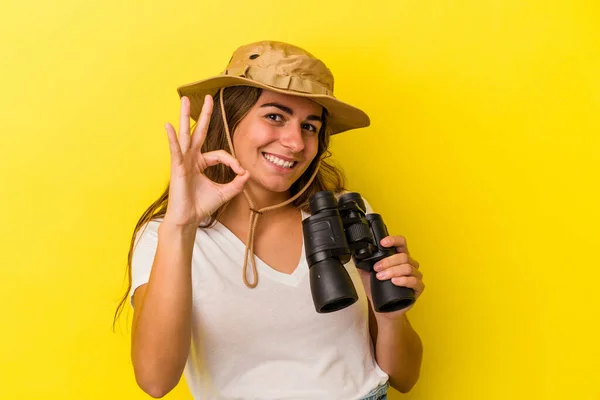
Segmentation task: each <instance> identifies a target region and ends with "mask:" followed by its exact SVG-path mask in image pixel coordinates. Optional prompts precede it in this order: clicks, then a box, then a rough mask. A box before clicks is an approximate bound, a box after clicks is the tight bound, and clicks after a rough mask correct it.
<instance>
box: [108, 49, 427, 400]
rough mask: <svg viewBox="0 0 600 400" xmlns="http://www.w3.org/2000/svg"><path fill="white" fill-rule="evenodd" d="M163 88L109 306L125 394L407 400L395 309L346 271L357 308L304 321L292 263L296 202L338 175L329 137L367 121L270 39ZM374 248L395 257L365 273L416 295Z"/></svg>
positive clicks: (297, 236) (358, 274)
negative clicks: (377, 301) (120, 320)
mask: <svg viewBox="0 0 600 400" xmlns="http://www.w3.org/2000/svg"><path fill="white" fill-rule="evenodd" d="M178 92H179V94H180V96H181V115H180V122H179V135H177V133H176V131H175V129H174V128H173V126H172V125H170V124H167V125H166V131H167V136H168V141H169V147H170V153H171V179H170V184H169V186H168V188H167V190H166V191H165V193H163V195H162V196H161V197H160V198H159V199H158V200H157V201H156V202H155V203H154V204H152V205H151V206H150V207H149V208H148V210H146V212H145V213H144V214H143V216H142V218H141V219H140V221H139V222H138V224H137V226H136V228H135V232H134V237H133V240H132V243H131V247H130V252H129V267H130V268H131V269H130V274H131V285H130V288H129V290H128V292H127V294H126V296H125V297H124V299H123V301H124V302H125V301H126V299H127V298H128V297H129V298H131V301H132V305H133V306H134V320H133V329H132V353H131V356H132V362H133V367H134V371H135V377H136V380H137V383H138V384H139V386H140V387H141V388H142V389H143V390H144V391H145V392H146V393H148V394H150V395H151V396H153V397H162V396H164V395H165V394H166V393H168V392H169V391H170V390H171V389H173V388H174V387H175V386H176V385H177V383H178V382H179V380H180V378H181V376H182V374H184V375H185V378H186V382H187V384H188V386H189V388H190V391H191V393H192V395H193V396H194V398H196V399H223V398H226V399H324V398H327V399H340V400H341V399H343V400H348V399H385V398H386V390H387V387H388V386H389V385H391V386H392V387H394V388H396V389H398V390H400V391H402V392H407V391H409V390H410V389H411V387H412V386H413V385H414V384H415V382H416V381H417V379H418V376H419V370H420V365H421V357H422V345H421V341H420V339H419V336H418V335H417V333H416V332H415V331H414V330H413V329H412V328H411V326H410V323H409V322H408V319H407V318H406V311H408V310H409V309H410V307H408V308H405V309H403V310H399V311H394V312H391V313H377V312H374V311H373V309H372V307H371V305H370V298H371V297H370V296H371V293H370V288H369V286H370V285H369V273H367V272H365V271H362V270H357V269H356V268H355V266H354V264H353V263H352V261H351V262H349V263H347V264H346V265H345V267H346V269H347V270H348V272H349V274H350V276H351V278H352V280H353V283H354V285H355V287H356V289H357V291H358V292H359V297H360V298H359V301H357V302H356V303H355V304H353V305H352V306H350V307H347V308H345V309H343V310H340V311H336V312H333V313H327V314H319V313H317V312H316V311H315V308H314V305H313V302H312V298H311V294H310V287H309V280H308V265H307V263H306V258H305V255H304V241H303V235H302V220H303V219H304V218H307V217H308V216H309V208H308V199H309V197H310V196H311V195H312V194H314V193H316V192H319V191H322V190H331V191H333V192H335V193H336V194H340V193H342V192H343V191H344V187H343V175H342V173H341V172H340V171H338V170H337V169H336V168H335V167H333V166H331V165H330V164H328V163H327V162H326V161H325V160H324V159H325V158H326V157H327V156H328V155H329V153H328V152H327V149H328V145H329V138H330V135H332V134H337V133H340V132H343V131H346V130H348V129H353V128H360V127H365V126H368V125H369V118H368V117H367V115H366V114H365V113H363V112H362V111H360V110H358V109H356V108H354V107H352V106H350V105H348V104H345V103H343V102H341V101H339V100H337V99H335V98H334V97H333V76H332V75H331V72H330V71H329V69H327V67H326V66H325V65H324V64H323V63H322V62H321V61H320V60H318V59H316V58H315V57H314V56H312V55H311V54H309V53H307V52H306V51H304V50H302V49H300V48H298V47H295V46H292V45H289V44H285V43H281V42H259V43H252V44H249V45H246V46H243V47H240V48H238V49H237V50H236V51H235V52H234V54H233V57H232V59H231V60H230V62H229V65H228V66H227V69H226V70H225V71H224V72H223V73H222V74H221V75H219V76H216V77H213V78H210V79H206V80H203V81H199V82H195V83H192V84H189V85H185V86H182V87H180V88H179V89H178ZM190 117H191V118H192V119H194V120H197V124H196V127H195V128H194V129H193V132H190V121H189V120H190ZM367 204H368V203H367ZM367 211H368V212H372V210H371V209H370V207H369V206H367ZM258 222H260V223H258ZM381 244H382V245H383V246H387V247H392V246H395V247H396V248H397V250H398V253H397V254H395V255H393V256H390V257H388V258H386V259H384V260H382V261H381V262H380V265H376V270H378V271H381V272H380V273H381V274H382V275H381V279H392V282H393V283H394V284H396V285H398V286H407V287H410V288H412V289H414V290H415V298H418V296H419V295H420V293H421V292H422V291H423V288H424V285H423V282H422V274H421V272H419V270H418V263H417V262H416V261H415V260H413V259H412V258H411V257H410V256H409V255H408V249H407V247H406V241H405V239H404V238H403V237H401V236H388V237H387V238H385V239H383V240H382V243H381ZM248 259H250V262H248ZM248 267H249V268H250V269H251V272H250V271H248V270H247V269H248ZM240 275H241V277H240ZM259 278H260V281H259ZM122 306H123V303H121V304H120V307H122ZM119 310H120V309H119ZM119 310H118V311H119Z"/></svg>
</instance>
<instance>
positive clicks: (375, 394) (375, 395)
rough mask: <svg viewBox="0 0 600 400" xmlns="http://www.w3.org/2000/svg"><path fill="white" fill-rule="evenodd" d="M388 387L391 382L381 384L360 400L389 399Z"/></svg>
mask: <svg viewBox="0 0 600 400" xmlns="http://www.w3.org/2000/svg"><path fill="white" fill-rule="evenodd" d="M388 387H390V383H389V382H386V383H384V384H383V385H379V386H377V387H376V388H375V389H373V390H371V391H370V392H369V393H368V394H367V395H366V396H364V397H361V398H360V399H359V400H387V390H388Z"/></svg>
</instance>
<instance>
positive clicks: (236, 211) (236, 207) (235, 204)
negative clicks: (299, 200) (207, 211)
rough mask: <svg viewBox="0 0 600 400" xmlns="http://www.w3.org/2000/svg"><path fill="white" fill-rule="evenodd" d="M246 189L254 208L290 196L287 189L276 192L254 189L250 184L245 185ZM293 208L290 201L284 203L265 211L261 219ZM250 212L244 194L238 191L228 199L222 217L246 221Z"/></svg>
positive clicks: (277, 202)
mask: <svg viewBox="0 0 600 400" xmlns="http://www.w3.org/2000/svg"><path fill="white" fill-rule="evenodd" d="M253 189H254V190H253ZM246 190H247V192H248V194H249V195H250V198H251V199H252V202H253V203H254V209H255V210H260V209H262V208H265V207H269V206H274V205H277V204H281V203H283V202H284V201H286V200H289V199H290V198H291V197H292V196H291V195H290V193H289V191H285V192H281V193H278V192H271V191H265V190H256V189H255V188H253V187H252V185H246ZM293 209H295V207H294V206H293V205H292V204H291V203H290V204H286V205H285V206H282V207H278V208H276V209H274V210H271V211H267V212H265V214H264V215H263V216H262V218H261V219H271V218H272V217H275V216H278V215H282V214H287V213H289V212H290V211H291V210H293ZM250 212H251V211H250V204H249V203H248V200H247V199H246V196H245V195H244V193H240V194H238V195H237V196H236V197H234V198H233V199H231V200H230V201H229V204H228V205H227V207H226V208H225V211H224V213H223V219H230V218H234V217H235V218H234V219H235V220H241V221H246V220H248V218H250Z"/></svg>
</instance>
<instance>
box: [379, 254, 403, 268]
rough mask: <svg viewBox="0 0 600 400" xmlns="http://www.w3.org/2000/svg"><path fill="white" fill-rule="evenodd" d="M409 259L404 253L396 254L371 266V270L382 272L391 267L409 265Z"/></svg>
mask: <svg viewBox="0 0 600 400" xmlns="http://www.w3.org/2000/svg"><path fill="white" fill-rule="evenodd" d="M409 258H410V257H409V256H408V254H406V253H396V254H394V255H391V256H389V257H386V258H384V259H381V260H379V261H378V262H376V263H375V265H373V269H374V270H375V271H382V270H384V269H386V268H389V267H391V266H393V265H400V264H410V262H409Z"/></svg>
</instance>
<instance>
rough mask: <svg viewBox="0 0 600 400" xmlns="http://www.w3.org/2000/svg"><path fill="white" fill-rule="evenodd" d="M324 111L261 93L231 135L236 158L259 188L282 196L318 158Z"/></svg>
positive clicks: (303, 102) (306, 102) (301, 101)
mask: <svg viewBox="0 0 600 400" xmlns="http://www.w3.org/2000/svg"><path fill="white" fill-rule="evenodd" d="M322 111H323V107H322V106H320V105H319V104H317V103H315V102H313V101H312V100H309V99H306V98H303V97H297V96H291V95H285V94H280V93H275V92H270V91H267V90H263V91H262V94H261V96H260V97H259V99H258V101H257V102H256V104H255V105H254V106H253V107H252V108H251V109H250V111H249V112H248V114H247V115H246V116H245V117H244V118H243V119H242V121H240V123H239V125H238V126H237V128H236V131H235V133H234V135H233V146H234V148H235V155H236V158H237V159H238V160H239V161H240V163H241V164H242V166H243V167H244V168H245V169H247V170H248V171H249V172H250V180H251V181H252V182H254V183H257V184H259V185H260V186H261V187H263V188H265V189H267V190H270V191H273V192H284V191H286V190H288V189H289V188H290V186H291V185H292V184H293V183H294V182H295V181H296V180H297V179H298V178H299V177H300V176H301V175H302V174H303V173H304V171H306V169H307V168H308V166H309V165H310V163H311V161H312V160H313V158H314V157H315V156H316V154H317V150H318V144H319V131H320V130H321V125H322V120H321V115H322Z"/></svg>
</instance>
